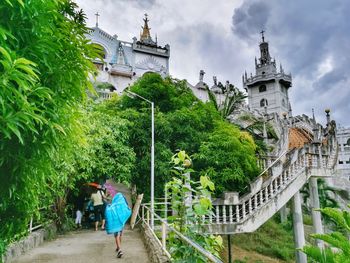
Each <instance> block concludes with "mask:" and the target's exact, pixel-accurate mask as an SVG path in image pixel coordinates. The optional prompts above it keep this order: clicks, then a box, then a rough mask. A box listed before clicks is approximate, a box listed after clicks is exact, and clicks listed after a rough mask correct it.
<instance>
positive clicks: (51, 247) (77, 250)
mask: <svg viewBox="0 0 350 263" xmlns="http://www.w3.org/2000/svg"><path fill="white" fill-rule="evenodd" d="M122 251H123V252H124V255H123V257H122V258H117V257H116V253H115V243H114V237H113V235H107V234H106V232H105V231H93V230H81V231H76V232H71V233H69V234H67V235H64V236H59V237H58V238H57V239H55V240H53V241H49V242H45V243H44V244H43V245H42V246H40V247H37V248H35V249H33V250H32V251H30V252H29V253H27V254H26V255H23V256H21V257H20V258H18V259H17V260H15V261H13V262H14V263H32V262H35V263H37V262H38V263H39V262H40V263H43V262H48V263H61V262H64V263H95V262H101V263H102V262H125V263H138V262H142V263H149V262H150V261H149V260H148V254H147V251H146V248H145V247H144V244H143V242H142V240H141V234H140V232H138V230H136V229H135V230H128V229H126V230H124V233H123V239H122Z"/></svg>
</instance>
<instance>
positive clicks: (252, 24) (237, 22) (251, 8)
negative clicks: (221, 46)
mask: <svg viewBox="0 0 350 263" xmlns="http://www.w3.org/2000/svg"><path fill="white" fill-rule="evenodd" d="M269 15H270V8H269V6H268V5H267V3H266V2H263V1H249V2H244V3H243V5H242V6H241V7H240V8H237V9H235V10H234V14H233V17H232V24H233V25H232V30H233V32H234V33H235V34H237V35H238V36H240V37H242V38H244V39H252V38H253V36H254V35H256V34H257V33H258V32H260V31H261V30H262V29H264V28H265V26H266V23H267V20H268V17H269Z"/></svg>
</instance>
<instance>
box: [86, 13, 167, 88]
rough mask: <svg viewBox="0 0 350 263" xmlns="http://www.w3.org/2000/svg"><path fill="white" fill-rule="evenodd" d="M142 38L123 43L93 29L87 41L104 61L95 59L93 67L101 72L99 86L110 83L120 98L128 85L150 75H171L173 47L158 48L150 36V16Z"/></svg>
mask: <svg viewBox="0 0 350 263" xmlns="http://www.w3.org/2000/svg"><path fill="white" fill-rule="evenodd" d="M143 21H144V26H143V27H142V31H141V34H140V38H139V39H137V38H136V37H134V38H133V39H132V42H127V41H122V40H120V39H118V36H117V35H113V36H112V35H110V34H108V33H107V32H105V31H103V30H102V29H100V28H99V27H98V23H96V26H95V27H93V28H91V30H90V31H89V34H88V35H87V38H88V39H90V40H91V42H92V43H94V44H96V45H98V46H99V47H100V49H101V53H102V58H103V60H101V59H100V58H96V59H95V60H94V64H95V65H96V67H97V68H98V69H99V74H98V76H97V77H96V82H98V83H101V82H107V83H110V84H112V85H113V86H114V89H115V90H116V91H117V92H118V93H119V94H120V93H121V92H122V91H123V90H124V89H125V88H126V87H127V86H128V85H130V84H132V83H133V82H135V81H136V80H137V79H138V78H139V77H141V76H142V75H143V74H145V73H147V72H156V73H159V74H160V75H161V76H164V77H165V76H167V75H168V74H169V58H170V46H169V45H168V44H166V45H165V46H163V47H162V46H159V45H158V43H157V39H156V40H155V41H154V40H153V39H152V37H151V34H150V28H149V25H148V23H149V19H148V17H147V14H146V15H145V18H144V19H143Z"/></svg>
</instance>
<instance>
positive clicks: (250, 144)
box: [194, 121, 259, 193]
mask: <svg viewBox="0 0 350 263" xmlns="http://www.w3.org/2000/svg"><path fill="white" fill-rule="evenodd" d="M255 150H256V146H255V144H254V141H253V138H252V137H251V136H250V135H249V134H248V133H247V132H242V131H240V130H239V129H238V128H236V127H235V126H233V125H232V124H230V123H227V122H223V121H218V122H216V127H215V130H214V131H213V132H212V133H211V134H210V135H209V138H208V139H207V141H206V142H203V143H202V144H201V146H200V149H199V151H198V153H197V154H195V155H194V160H195V161H196V163H198V165H197V166H196V168H195V169H197V170H198V171H200V174H208V175H209V176H210V177H211V178H212V180H213V182H214V183H215V185H216V186H217V187H216V188H217V193H221V192H223V191H224V190H230V191H241V192H242V191H244V189H245V188H246V187H247V186H248V184H249V182H250V181H251V180H253V179H254V178H255V177H256V176H257V174H258V173H259V168H258V166H257V161H256V157H255Z"/></svg>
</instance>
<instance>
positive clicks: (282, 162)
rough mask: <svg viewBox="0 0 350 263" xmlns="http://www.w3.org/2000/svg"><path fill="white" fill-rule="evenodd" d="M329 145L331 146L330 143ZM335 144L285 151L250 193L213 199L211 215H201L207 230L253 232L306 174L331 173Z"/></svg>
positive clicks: (332, 172) (284, 203)
mask: <svg viewBox="0 0 350 263" xmlns="http://www.w3.org/2000/svg"><path fill="white" fill-rule="evenodd" d="M330 145H333V146H330ZM337 155H338V146H337V144H336V143H334V138H328V146H327V144H326V145H320V144H312V143H310V144H304V146H303V147H302V148H300V149H293V150H289V151H285V152H284V153H283V154H282V155H281V156H280V157H279V158H278V159H277V160H275V161H274V162H273V163H272V164H271V165H270V166H269V167H268V168H267V169H266V170H265V171H264V173H263V174H262V175H261V176H259V177H258V178H257V179H256V180H255V182H253V183H252V184H251V187H250V188H251V189H250V193H248V194H246V195H244V196H242V197H239V195H238V193H228V194H227V195H226V198H224V199H218V200H214V201H213V214H212V215H211V216H206V217H203V218H202V222H201V225H203V224H204V225H206V226H207V231H208V232H209V233H215V234H235V233H243V232H253V231H255V230H256V229H258V228H259V227H260V226H261V225H262V224H264V223H265V222H266V221H267V220H268V219H270V218H271V217H272V216H273V215H274V214H275V213H276V212H278V211H279V210H280V209H281V208H282V207H283V206H285V205H286V204H287V202H288V201H289V200H290V199H291V198H292V197H293V196H294V195H295V194H296V193H297V192H298V191H299V190H300V189H301V188H302V187H303V186H304V184H306V183H307V182H308V180H309V178H310V177H319V178H325V177H331V176H334V175H335V170H334V167H335V164H336V160H337Z"/></svg>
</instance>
